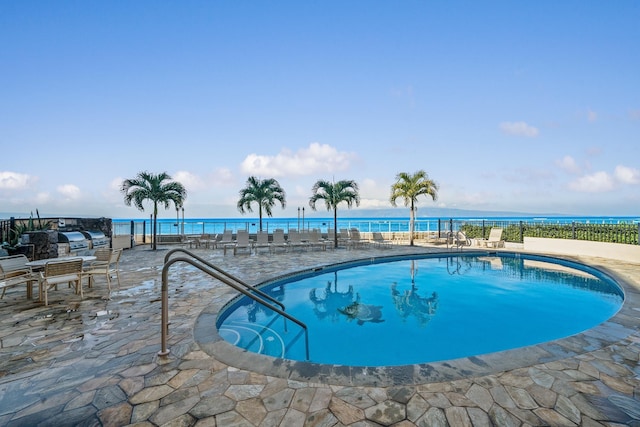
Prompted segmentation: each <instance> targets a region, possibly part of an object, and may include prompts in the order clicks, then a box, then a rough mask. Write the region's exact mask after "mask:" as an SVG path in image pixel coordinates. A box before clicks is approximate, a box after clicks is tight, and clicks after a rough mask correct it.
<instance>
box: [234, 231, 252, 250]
mask: <svg viewBox="0 0 640 427" xmlns="http://www.w3.org/2000/svg"><path fill="white" fill-rule="evenodd" d="M242 250H243V251H247V252H249V253H251V241H250V240H249V232H248V231H246V230H238V231H237V232H236V243H235V245H234V246H233V254H234V255H236V254H237V253H238V251H242Z"/></svg>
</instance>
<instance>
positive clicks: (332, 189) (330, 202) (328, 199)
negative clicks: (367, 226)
mask: <svg viewBox="0 0 640 427" xmlns="http://www.w3.org/2000/svg"><path fill="white" fill-rule="evenodd" d="M311 191H312V192H313V195H312V196H311V198H310V199H309V206H311V209H313V210H314V211H315V210H316V202H317V201H318V200H324V204H325V205H326V206H327V210H328V211H330V210H333V229H334V230H335V232H334V236H333V239H334V242H333V244H334V247H336V248H337V247H338V204H340V203H341V202H346V203H347V207H348V208H349V209H351V206H353V204H354V203H355V204H356V206H359V205H360V195H359V194H358V184H356V182H355V181H351V180H342V181H338V182H329V181H324V180H319V181H317V182H316V183H315V184H313V188H312V189H311Z"/></svg>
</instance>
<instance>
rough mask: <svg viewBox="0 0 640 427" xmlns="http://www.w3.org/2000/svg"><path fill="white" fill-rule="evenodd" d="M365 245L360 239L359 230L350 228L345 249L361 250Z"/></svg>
mask: <svg viewBox="0 0 640 427" xmlns="http://www.w3.org/2000/svg"><path fill="white" fill-rule="evenodd" d="M366 244H367V241H366V240H362V239H361V238H360V230H358V229H357V228H352V229H351V230H349V240H347V248H348V249H350V248H363V247H364V246H365V245H366Z"/></svg>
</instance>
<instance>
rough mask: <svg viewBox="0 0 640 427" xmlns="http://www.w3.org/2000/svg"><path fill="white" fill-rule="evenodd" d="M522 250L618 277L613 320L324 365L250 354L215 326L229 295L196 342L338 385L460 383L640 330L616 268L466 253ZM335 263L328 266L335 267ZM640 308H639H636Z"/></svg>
mask: <svg viewBox="0 0 640 427" xmlns="http://www.w3.org/2000/svg"><path fill="white" fill-rule="evenodd" d="M496 253H502V254H519V255H531V256H540V257H544V258H551V259H559V260H565V261H570V262H575V263H578V264H583V265H587V266H588V267H590V268H595V269H597V270H600V271H601V272H603V273H605V274H606V275H608V276H610V277H612V278H613V279H614V280H615V281H616V282H617V283H618V285H619V286H620V287H621V288H622V290H623V292H624V301H623V304H622V306H621V307H620V309H619V310H618V312H617V313H616V314H615V315H613V316H612V317H611V318H609V319H608V320H606V321H605V322H602V323H601V324H598V325H596V326H594V327H593V328H590V329H588V330H586V331H584V332H580V333H577V334H574V335H571V336H568V337H564V338H559V339H556V340H552V341H547V342H544V343H540V344H534V345H531V346H526V347H520V348H516V349H510V350H504V351H499V352H494V353H487V354H483V355H476V356H470V357H463V358H459V359H451V360H446V361H439V362H429V363H420V364H412V365H398V366H379V367H376V366H373V367H370V366H345V365H331V364H320V363H315V362H307V361H295V360H290V359H282V358H275V357H272V356H266V355H260V354H257V353H253V352H249V351H247V350H244V349H241V348H239V347H236V346H234V345H233V344H231V343H228V342H227V341H225V340H224V339H222V338H221V337H220V336H219V335H218V333H217V330H215V328H211V327H210V325H211V324H215V322H216V321H217V317H218V315H219V313H220V312H222V311H223V310H224V308H225V307H226V306H227V305H228V304H229V303H231V301H232V300H233V298H231V299H229V300H228V301H226V302H225V303H223V304H222V305H221V306H216V305H211V306H208V307H207V308H205V309H204V310H202V312H201V313H200V314H199V315H198V317H197V319H196V322H195V324H194V327H193V334H194V340H195V342H196V343H198V345H199V346H200V347H201V349H202V350H203V351H204V352H205V353H207V354H208V355H209V356H211V357H213V358H215V359H216V360H218V361H220V362H222V363H225V364H227V365H229V366H232V367H234V368H237V369H244V370H248V371H252V372H256V373H259V374H263V375H268V376H273V377H278V378H283V379H288V380H294V381H304V382H312V383H319V384H329V385H338V386H367V387H382V386H392V385H393V386H400V385H421V384H428V383H436V382H443V381H455V380H461V379H465V378H471V377H479V376H484V375H491V374H499V373H501V372H505V371H510V370H514V369H522V368H530V367H532V366H535V365H540V364H544V363H549V362H554V361H558V360H562V359H566V358H570V357H577V356H580V355H582V354H587V353H591V352H593V351H597V350H601V349H603V348H606V347H608V346H611V345H614V344H616V343H619V342H621V341H623V340H625V339H628V338H629V337H630V336H631V335H633V334H635V333H637V326H636V325H637V324H638V320H640V308H638V307H640V289H638V288H637V287H635V286H633V285H632V284H631V283H629V282H628V281H626V280H624V279H623V278H622V277H620V275H619V274H618V273H616V272H612V271H611V270H609V269H607V268H606V267H602V266H595V265H592V264H588V263H587V262H585V261H584V260H580V259H579V258H578V257H573V256H567V255H556V254H554V255H549V254H541V253H534V252H513V251H504V250H500V251H495V250H491V251H486V250H470V251H464V254H465V255H474V254H481V255H487V254H496ZM430 254H431V255H432V256H437V255H445V254H451V252H444V251H442V252H440V251H439V252H433V253H430ZM415 255H420V256H424V255H425V253H424V252H416V253H408V254H404V255H399V256H391V258H395V257H398V258H407V257H411V256H415ZM371 258H387V257H384V256H383V257H367V258H360V259H353V260H350V261H345V264H346V263H358V262H363V261H365V260H368V259H369V260H370V259H371ZM331 265H335V263H333V264H325V265H323V266H324V267H329V266H331ZM314 268H317V266H316V267H309V268H304V269H301V270H298V272H299V273H301V274H302V273H304V272H306V271H311V270H313V269H314ZM291 274H292V273H286V274H284V275H282V276H277V277H274V278H269V279H267V280H264V281H262V282H261V283H259V284H257V285H256V286H259V285H264V284H268V283H270V282H273V281H276V280H278V278H283V277H286V276H290V275H291ZM634 307H635V308H634Z"/></svg>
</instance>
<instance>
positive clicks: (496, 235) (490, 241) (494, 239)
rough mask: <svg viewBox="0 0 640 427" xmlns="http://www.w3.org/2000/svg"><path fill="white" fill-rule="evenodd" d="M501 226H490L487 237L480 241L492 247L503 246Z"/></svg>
mask: <svg viewBox="0 0 640 427" xmlns="http://www.w3.org/2000/svg"><path fill="white" fill-rule="evenodd" d="M502 231H503V230H502V228H497V227H492V228H491V231H490V232H489V237H488V238H487V239H486V240H482V241H481V242H482V243H483V245H484V246H485V247H487V248H488V247H489V246H491V247H492V248H498V247H500V246H504V240H502Z"/></svg>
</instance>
